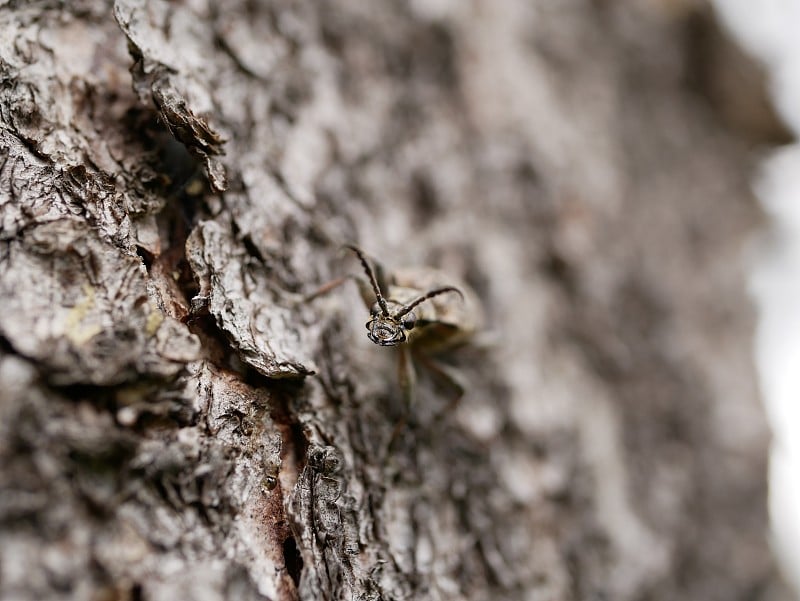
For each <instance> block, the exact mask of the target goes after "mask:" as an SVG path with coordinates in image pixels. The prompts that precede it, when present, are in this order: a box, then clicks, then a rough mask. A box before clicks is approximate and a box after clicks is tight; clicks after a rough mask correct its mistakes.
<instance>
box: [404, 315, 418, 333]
mask: <svg viewBox="0 0 800 601" xmlns="http://www.w3.org/2000/svg"><path fill="white" fill-rule="evenodd" d="M415 325H417V316H416V315H414V314H413V313H409V314H408V315H406V316H405V317H404V318H403V327H404V328H405V329H406V330H413V329H414V326H415Z"/></svg>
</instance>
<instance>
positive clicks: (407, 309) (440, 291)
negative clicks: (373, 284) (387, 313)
mask: <svg viewBox="0 0 800 601" xmlns="http://www.w3.org/2000/svg"><path fill="white" fill-rule="evenodd" d="M445 292H457V293H458V295H459V296H460V297H461V298H462V299H463V298H464V295H463V294H462V292H461V290H459V289H458V288H455V287H454V286H442V287H441V288H434V289H433V290H430V291H428V292H426V293H425V294H423V295H422V296H420V297H419V298H417V299H414V300H413V301H411V302H410V303H408V304H407V305H403V306H402V307H400V308H399V309H398V310H397V312H396V313H395V314H394V315H393V316H392V317H394V318H395V319H397V318H399V317H403V315H405V314H406V313H409V312H410V311H411V310H412V309H413V308H414V307H416V306H417V305H420V304H422V303H424V302H425V301H426V300H428V299H431V298H433V297H434V296H439V295H440V294H444V293H445Z"/></svg>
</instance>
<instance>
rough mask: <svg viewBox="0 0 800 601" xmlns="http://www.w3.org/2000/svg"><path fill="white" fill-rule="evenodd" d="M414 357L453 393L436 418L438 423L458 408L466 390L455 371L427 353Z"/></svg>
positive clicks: (417, 354) (416, 354)
mask: <svg viewBox="0 0 800 601" xmlns="http://www.w3.org/2000/svg"><path fill="white" fill-rule="evenodd" d="M414 356H415V358H416V359H417V361H419V362H420V363H421V364H422V365H423V366H424V367H425V369H427V370H428V371H429V372H430V373H431V374H432V375H433V376H434V377H435V378H437V379H438V380H439V381H440V382H442V383H443V384H444V385H445V386H447V387H448V388H450V389H451V390H452V391H453V396H452V398H451V399H450V400H449V401H448V403H447V405H446V406H445V408H444V409H443V410H442V411H440V412H439V414H438V415H437V416H436V417H435V421H438V420H439V419H441V418H442V417H444V416H445V415H447V414H448V413H450V412H451V411H453V410H454V409H455V408H456V407H458V404H459V402H461V399H462V397H463V396H464V392H466V389H465V387H464V385H463V384H462V383H461V382H460V381H459V378H458V376H457V375H456V371H455V370H454V369H452V368H449V367H446V366H444V365H442V364H441V363H439V362H437V361H435V360H433V359H431V358H430V357H429V356H428V355H426V354H425V353H415V354H414Z"/></svg>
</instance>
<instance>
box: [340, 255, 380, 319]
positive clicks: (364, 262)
mask: <svg viewBox="0 0 800 601" xmlns="http://www.w3.org/2000/svg"><path fill="white" fill-rule="evenodd" d="M344 247H345V248H349V249H350V250H352V251H353V252H354V253H356V255H357V256H358V260H359V261H361V266H362V267H363V268H364V272H365V273H366V274H367V277H368V278H369V283H370V284H372V290H373V292H375V298H376V299H377V300H378V304H379V305H380V307H381V312H382V313H383V315H384V317H388V316H389V307H387V306H386V299H385V298H383V294H381V289H380V286H378V280H377V279H376V278H375V272H374V271H373V270H372V267H371V266H370V264H369V262H368V261H367V257H365V256H364V252H363V251H362V250H361V249H360V248H358V247H357V246H353V245H352V244H345V245H344Z"/></svg>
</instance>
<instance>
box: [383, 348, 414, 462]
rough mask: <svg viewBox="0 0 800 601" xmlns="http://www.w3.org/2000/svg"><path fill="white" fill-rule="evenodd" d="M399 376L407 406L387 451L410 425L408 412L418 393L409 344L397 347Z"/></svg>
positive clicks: (395, 427)
mask: <svg viewBox="0 0 800 601" xmlns="http://www.w3.org/2000/svg"><path fill="white" fill-rule="evenodd" d="M397 378H398V380H399V382H400V391H401V392H402V396H403V404H404V405H405V407H404V411H403V417H402V418H401V419H400V420H399V421H398V422H397V423H396V424H395V426H394V429H392V435H391V437H390V438H389V444H388V445H386V450H387V453H388V452H390V451H391V449H392V446H393V445H394V443H395V442H396V441H397V438H398V436H399V435H400V432H402V431H403V430H404V429H405V428H406V426H407V425H408V414H409V412H410V411H411V405H412V403H413V402H414V395H415V394H416V384H417V375H416V372H415V371H414V364H413V363H412V357H411V351H410V350H409V348H408V346H407V345H402V346H400V347H399V348H398V349H397Z"/></svg>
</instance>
